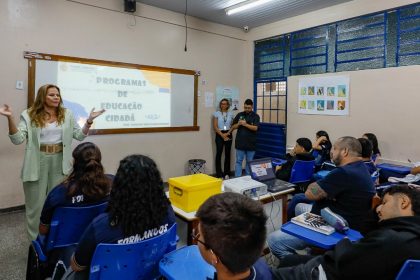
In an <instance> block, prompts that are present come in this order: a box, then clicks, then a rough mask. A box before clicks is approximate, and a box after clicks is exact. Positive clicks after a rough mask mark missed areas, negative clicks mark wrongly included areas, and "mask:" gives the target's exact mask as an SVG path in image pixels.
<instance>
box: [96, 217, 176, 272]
mask: <svg viewBox="0 0 420 280" xmlns="http://www.w3.org/2000/svg"><path fill="white" fill-rule="evenodd" d="M176 243H177V235H176V224H173V225H172V226H171V228H170V229H169V230H168V231H167V232H165V233H164V234H162V235H159V236H156V237H153V238H150V239H146V240H143V241H140V242H137V243H131V244H102V243H101V244H99V245H98V246H97V247H96V250H95V253H94V254H93V258H92V262H91V265H90V278H89V279H90V280H98V279H101V280H107V279H124V280H130V279H133V280H134V279H136V280H137V279H147V280H149V279H157V278H158V277H160V273H159V261H160V260H161V259H162V257H163V256H164V255H165V254H166V253H169V252H171V251H173V250H175V249H176Z"/></svg>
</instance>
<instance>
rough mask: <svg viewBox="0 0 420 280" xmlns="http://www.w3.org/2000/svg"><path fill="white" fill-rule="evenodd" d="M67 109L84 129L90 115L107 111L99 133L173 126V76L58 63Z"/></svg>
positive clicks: (96, 125) (96, 126) (100, 120)
mask: <svg viewBox="0 0 420 280" xmlns="http://www.w3.org/2000/svg"><path fill="white" fill-rule="evenodd" d="M57 66H58V69H57V84H58V85H59V86H60V89H61V91H62V94H63V101H64V105H65V107H66V108H69V109H71V110H72V111H73V113H74V115H75V117H76V120H77V122H78V123H79V124H80V125H81V126H82V125H83V124H84V123H85V121H86V118H87V117H88V115H89V111H90V110H91V109H92V108H93V107H95V109H105V110H106V112H105V113H104V115H103V116H101V117H100V118H98V119H97V120H95V123H94V128H95V129H110V128H115V127H120V128H145V127H170V126H171V73H169V72H156V71H148V70H138V69H129V68H125V69H123V70H122V69H121V68H117V67H111V66H98V65H88V64H80V63H70V62H61V61H60V62H58V65H57Z"/></svg>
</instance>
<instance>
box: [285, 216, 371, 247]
mask: <svg viewBox="0 0 420 280" xmlns="http://www.w3.org/2000/svg"><path fill="white" fill-rule="evenodd" d="M281 231H283V232H285V233H288V234H290V235H293V236H296V237H298V238H300V239H302V240H304V241H305V242H307V243H309V244H311V245H314V246H317V247H320V248H322V249H326V250H330V249H332V248H334V247H335V245H336V244H337V243H338V242H339V241H340V240H341V239H343V238H345V237H347V238H348V239H350V241H357V240H359V239H361V238H362V237H363V236H362V235H361V234H360V232H358V231H356V230H352V229H349V230H348V231H346V233H345V234H342V233H339V232H334V233H332V234H330V235H326V234H322V233H319V232H317V231H314V230H311V229H308V228H305V227H302V226H300V225H297V224H294V223H292V222H288V223H285V224H284V225H282V226H281Z"/></svg>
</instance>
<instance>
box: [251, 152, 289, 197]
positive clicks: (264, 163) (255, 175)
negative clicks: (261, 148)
mask: <svg viewBox="0 0 420 280" xmlns="http://www.w3.org/2000/svg"><path fill="white" fill-rule="evenodd" d="M248 166H249V169H250V170H251V177H252V179H254V180H256V181H258V182H261V183H264V184H266V185H267V190H268V191H269V192H279V191H283V190H289V189H291V188H293V187H295V186H296V185H294V184H292V183H289V182H286V181H283V180H279V179H276V175H275V174H274V170H273V164H272V162H271V158H260V159H255V160H251V161H250V162H248Z"/></svg>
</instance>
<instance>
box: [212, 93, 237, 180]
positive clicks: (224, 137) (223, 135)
mask: <svg viewBox="0 0 420 280" xmlns="http://www.w3.org/2000/svg"><path fill="white" fill-rule="evenodd" d="M229 107H230V103H229V100H228V99H226V98H223V99H222V100H220V102H219V111H216V112H215V113H214V114H213V129H214V131H215V132H216V176H217V177H218V178H225V179H229V173H230V149H231V147H232V135H231V134H230V133H229V129H230V127H231V125H232V121H233V113H232V112H231V111H229ZM223 147H224V148H225V164H224V166H223V168H224V169H223V170H224V172H222V164H221V161H222V153H223Z"/></svg>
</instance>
